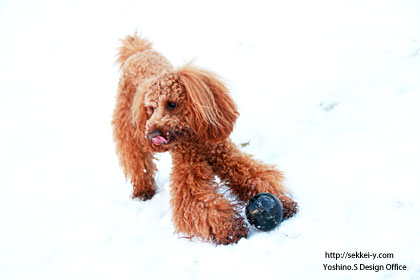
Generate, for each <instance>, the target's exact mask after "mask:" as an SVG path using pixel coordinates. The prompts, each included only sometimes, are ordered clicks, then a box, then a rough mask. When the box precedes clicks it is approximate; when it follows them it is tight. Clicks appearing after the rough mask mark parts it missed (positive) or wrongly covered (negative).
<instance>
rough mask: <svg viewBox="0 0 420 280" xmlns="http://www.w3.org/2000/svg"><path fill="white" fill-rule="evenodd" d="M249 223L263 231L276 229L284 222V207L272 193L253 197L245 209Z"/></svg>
mask: <svg viewBox="0 0 420 280" xmlns="http://www.w3.org/2000/svg"><path fill="white" fill-rule="evenodd" d="M245 214H246V218H247V219H248V222H249V223H250V224H251V225H252V226H254V227H255V228H257V229H259V230H261V231H270V230H273V229H275V228H276V227H277V226H278V225H279V224H280V223H281V222H282V220H283V205H282V204H281V202H280V200H279V199H278V198H277V197H275V196H274V195H272V194H271V193H259V194H256V195H254V196H253V197H251V199H250V200H249V202H248V205H247V206H246V209H245Z"/></svg>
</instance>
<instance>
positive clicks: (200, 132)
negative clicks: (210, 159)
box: [178, 64, 239, 142]
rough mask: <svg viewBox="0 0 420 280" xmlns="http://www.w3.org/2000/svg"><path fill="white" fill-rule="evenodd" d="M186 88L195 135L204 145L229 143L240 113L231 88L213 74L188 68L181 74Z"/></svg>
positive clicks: (186, 66)
mask: <svg viewBox="0 0 420 280" xmlns="http://www.w3.org/2000/svg"><path fill="white" fill-rule="evenodd" d="M178 74H179V77H180V81H181V83H182V84H183V85H184V87H185V90H186V93H187V99H188V104H189V106H190V114H189V115H188V118H189V123H190V125H191V128H192V130H193V131H194V133H195V134H196V135H197V136H198V137H200V138H201V139H202V140H204V141H211V142H218V141H223V140H225V139H226V138H227V137H228V136H229V135H230V133H231V132H232V129H233V126H234V124H235V121H236V119H237V118H238V116H239V113H238V111H237V109H236V105H235V103H234V102H233V100H232V98H231V97H230V94H229V91H228V89H227V87H226V86H225V85H224V84H223V83H222V82H221V81H220V79H219V78H218V77H217V76H216V75H215V74H213V73H211V72H209V71H206V70H203V69H199V68H196V67H194V66H192V65H191V64H187V65H185V66H183V67H182V68H180V69H179V70H178Z"/></svg>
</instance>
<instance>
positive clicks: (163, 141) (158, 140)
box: [151, 136, 170, 146]
mask: <svg viewBox="0 0 420 280" xmlns="http://www.w3.org/2000/svg"><path fill="white" fill-rule="evenodd" d="M151 141H152V143H153V144H155V145H156V146H160V145H168V144H169V142H170V141H169V140H168V139H166V138H165V137H163V136H155V137H152V139H151Z"/></svg>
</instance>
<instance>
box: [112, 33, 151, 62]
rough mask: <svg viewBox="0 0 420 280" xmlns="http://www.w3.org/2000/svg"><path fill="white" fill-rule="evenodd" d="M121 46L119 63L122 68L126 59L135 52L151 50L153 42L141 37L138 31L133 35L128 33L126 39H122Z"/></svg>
mask: <svg viewBox="0 0 420 280" xmlns="http://www.w3.org/2000/svg"><path fill="white" fill-rule="evenodd" d="M121 43H122V45H121V47H120V48H119V52H118V58H117V63H119V64H120V68H122V67H123V66H124V63H125V61H126V60H127V59H128V58H129V57H130V56H132V55H133V54H135V53H138V52H143V51H145V50H150V49H151V48H152V43H150V42H149V41H148V40H146V39H144V38H141V37H140V36H139V35H137V32H135V33H134V35H133V36H131V35H128V36H127V37H126V38H125V39H122V40H121Z"/></svg>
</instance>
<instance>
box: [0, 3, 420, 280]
mask: <svg viewBox="0 0 420 280" xmlns="http://www.w3.org/2000/svg"><path fill="white" fill-rule="evenodd" d="M224 2H225V3H224ZM136 29H137V30H138V31H141V32H142V34H143V35H145V36H146V37H148V38H149V39H150V40H151V41H153V42H154V46H155V48H156V49H158V50H159V51H161V52H162V53H163V54H165V55H166V56H167V57H168V58H169V59H170V60H171V61H172V62H173V64H174V65H182V64H183V63H184V62H187V61H189V60H190V59H193V58H196V64H197V65H200V66H204V67H206V68H208V69H211V70H213V71H215V72H217V73H218V74H219V75H221V76H222V77H224V78H225V79H226V80H227V81H228V82H229V86H230V88H231V91H232V95H233V97H234V99H235V100H236V101H237V103H238V106H239V109H240V113H241V117H240V118H239V120H238V122H237V124H236V129H235V131H234V133H233V134H232V139H233V140H234V141H235V142H236V143H244V142H248V141H249V143H250V145H249V146H247V147H246V148H245V150H246V151H247V152H249V153H252V154H254V155H255V156H256V157H257V158H259V159H261V160H264V161H266V162H270V163H273V164H276V165H277V166H278V167H279V168H280V169H282V170H283V171H284V172H285V174H286V176H287V186H288V187H289V188H290V189H291V191H292V194H293V195H294V197H295V199H296V200H297V201H298V202H299V203H300V212H299V214H298V215H297V216H296V217H294V218H292V219H290V220H288V221H286V222H284V223H283V224H282V225H281V226H280V227H279V228H277V229H276V230H274V231H272V232H269V233H260V232H256V231H252V233H251V235H250V236H249V238H248V239H243V240H241V241H240V242H239V243H238V244H236V245H230V246H217V247H216V246H214V245H212V244H207V243H201V242H198V241H192V242H191V241H189V240H187V239H183V238H180V237H179V236H177V235H175V234H174V233H173V231H174V230H173V226H172V223H171V210H170V207H169V189H170V186H169V181H168V174H169V172H170V169H171V162H170V157H169V155H167V154H163V155H161V156H160V161H159V162H158V167H159V174H158V178H157V180H158V186H159V191H158V193H157V194H156V196H155V197H154V198H153V199H152V200H150V201H147V202H140V201H136V200H131V199H130V193H131V186H130V185H129V183H128V182H126V181H125V179H124V177H123V173H122V170H121V168H120V167H119V165H118V160H117V157H116V156H115V152H114V145H113V142H112V130H111V126H110V122H111V115H112V110H113V106H114V102H115V94H116V88H117V82H118V78H119V72H118V67H117V65H115V64H114V60H115V55H116V48H117V46H118V43H119V42H118V38H121V37H124V36H125V35H127V34H129V33H133V32H134V31H135V30H136ZM0 35H1V37H0V38H1V39H0V40H1V44H0V132H1V137H0V188H1V193H0V227H1V230H0V279H7V280H9V279H89V280H92V279H200V280H204V279H420V261H419V258H418V253H419V252H420V242H419V241H420V239H419V237H420V224H419V215H420V200H419V196H420V160H419V158H420V148H419V145H420V144H419V143H420V125H419V121H420V109H419V108H420V2H419V1H416V0H413V1H404V0H395V1H362V0H354V1H344V0H331V1H326V0H319V1H311V0H300V1H283V0H282V1H272V2H269V1H206V2H203V1H165V2H163V1H128V0H127V1H125V0H124V1H115V2H112V3H111V2H107V1H44V0H36V1H7V0H6V1H1V2H0ZM326 252H327V253H331V252H338V253H345V252H349V253H355V252H358V253H360V252H363V253H368V252H371V253H376V254H379V253H392V254H393V258H388V259H375V260H373V258H372V257H370V258H359V259H348V258H347V259H338V260H335V259H331V258H326ZM359 256H360V255H359ZM394 263H397V264H399V265H405V266H406V267H407V270H406V271H395V270H394V271H392V270H387V269H386V268H387V266H386V264H394ZM335 264H342V265H351V267H354V266H356V267H358V268H365V269H364V270H362V271H360V270H358V271H343V270H341V271H330V270H325V266H324V265H330V268H333V267H337V266H334V265H335ZM368 265H371V267H370V268H373V269H375V268H380V265H383V267H384V270H383V271H378V272H375V271H372V270H366V268H368ZM372 265H376V267H375V266H372ZM340 267H343V266H340ZM388 268H389V267H388Z"/></svg>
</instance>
